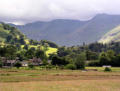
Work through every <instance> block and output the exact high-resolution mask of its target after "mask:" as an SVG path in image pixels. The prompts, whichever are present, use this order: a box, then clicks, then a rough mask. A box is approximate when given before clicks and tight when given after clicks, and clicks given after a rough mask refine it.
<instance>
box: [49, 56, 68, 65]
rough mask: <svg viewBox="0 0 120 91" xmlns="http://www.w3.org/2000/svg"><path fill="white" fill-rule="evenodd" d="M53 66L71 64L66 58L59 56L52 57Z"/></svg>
mask: <svg viewBox="0 0 120 91" xmlns="http://www.w3.org/2000/svg"><path fill="white" fill-rule="evenodd" d="M51 64H52V65H59V66H61V65H67V64H69V62H68V61H67V60H66V59H65V58H64V57H58V56H54V57H52V62H51Z"/></svg>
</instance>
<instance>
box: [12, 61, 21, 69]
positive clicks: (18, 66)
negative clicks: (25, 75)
mask: <svg viewBox="0 0 120 91" xmlns="http://www.w3.org/2000/svg"><path fill="white" fill-rule="evenodd" d="M14 66H15V67H17V68H18V69H19V68H20V67H21V66H22V64H21V63H19V62H17V63H16V64H15V65H14Z"/></svg>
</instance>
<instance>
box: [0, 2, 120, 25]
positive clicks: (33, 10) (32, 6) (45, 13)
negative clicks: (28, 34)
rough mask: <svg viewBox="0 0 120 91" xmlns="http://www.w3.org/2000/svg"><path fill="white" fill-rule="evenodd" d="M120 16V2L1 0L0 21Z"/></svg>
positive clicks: (19, 21) (20, 22) (18, 21)
mask: <svg viewBox="0 0 120 91" xmlns="http://www.w3.org/2000/svg"><path fill="white" fill-rule="evenodd" d="M99 13H107V14H120V0H0V21H4V22H13V23H18V24H22V23H28V22H33V21H48V20H52V19H79V20H88V19H90V18H92V17H93V16H95V15H96V14H99Z"/></svg>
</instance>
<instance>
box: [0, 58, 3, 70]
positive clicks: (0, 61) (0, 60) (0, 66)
mask: <svg viewBox="0 0 120 91" xmlns="http://www.w3.org/2000/svg"><path fill="white" fill-rule="evenodd" d="M2 66H3V64H2V59H1V57H0V68H2Z"/></svg>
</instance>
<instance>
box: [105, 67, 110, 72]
mask: <svg viewBox="0 0 120 91" xmlns="http://www.w3.org/2000/svg"><path fill="white" fill-rule="evenodd" d="M104 71H106V72H110V71H112V70H111V68H109V67H105V69H104Z"/></svg>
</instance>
